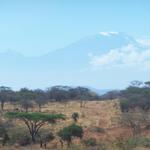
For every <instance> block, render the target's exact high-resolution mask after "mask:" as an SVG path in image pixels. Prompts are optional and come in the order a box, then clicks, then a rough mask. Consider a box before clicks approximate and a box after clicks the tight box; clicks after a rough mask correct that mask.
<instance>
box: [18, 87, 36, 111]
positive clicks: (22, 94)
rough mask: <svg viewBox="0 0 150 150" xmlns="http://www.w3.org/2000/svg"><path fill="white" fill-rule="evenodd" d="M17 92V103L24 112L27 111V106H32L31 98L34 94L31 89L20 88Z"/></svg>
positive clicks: (32, 98)
mask: <svg viewBox="0 0 150 150" xmlns="http://www.w3.org/2000/svg"><path fill="white" fill-rule="evenodd" d="M17 94H18V99H20V101H19V103H20V105H21V107H22V108H24V109H25V111H26V112H28V109H29V108H33V100H34V97H35V96H34V93H33V91H32V90H29V89H27V88H22V89H21V90H20V91H19V92H18V93H17Z"/></svg>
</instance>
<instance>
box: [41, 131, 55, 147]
mask: <svg viewBox="0 0 150 150" xmlns="http://www.w3.org/2000/svg"><path fill="white" fill-rule="evenodd" d="M38 137H39V142H40V147H43V146H44V148H45V149H46V147H47V142H51V141H52V140H54V138H55V137H54V135H53V133H52V132H49V131H48V130H47V129H44V130H40V132H39V133H38Z"/></svg>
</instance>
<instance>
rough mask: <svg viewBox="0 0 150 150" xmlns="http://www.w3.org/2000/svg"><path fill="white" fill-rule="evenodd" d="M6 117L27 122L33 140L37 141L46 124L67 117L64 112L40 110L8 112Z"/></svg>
mask: <svg viewBox="0 0 150 150" xmlns="http://www.w3.org/2000/svg"><path fill="white" fill-rule="evenodd" d="M5 115H6V117H8V118H10V119H19V120H21V121H23V122H24V123H25V125H26V126H27V128H28V130H29V133H30V135H31V139H32V142H33V143H35V141H36V136H37V134H38V132H39V130H40V129H41V127H43V126H44V125H45V124H47V123H50V124H53V123H56V120H59V119H65V116H64V115H63V114H44V113H39V112H34V113H29V112H28V113H25V112H7V113H6V114H5Z"/></svg>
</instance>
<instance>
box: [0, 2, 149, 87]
mask: <svg viewBox="0 0 150 150" xmlns="http://www.w3.org/2000/svg"><path fill="white" fill-rule="evenodd" d="M149 6H150V1H148V0H144V1H138V0H136V1H134V0H133V1H130V0H126V1H124V2H121V1H119V0H114V1H113V2H112V1H109V0H105V1H104V0H102V1H99V0H93V1H90V0H86V1H85V0H82V1H80V0H76V1H69V0H64V1H61V0H55V1H53V0H52V1H48V0H44V1H42V0H33V1H30V0H22V1H19V0H13V1H11V0H5V1H4V0H1V1H0V68H1V73H0V85H6V86H11V87H13V88H15V89H18V88H21V87H29V88H44V87H49V86H52V85H61V84H62V85H70V86H89V87H93V88H98V89H120V88H124V87H126V86H127V85H128V84H129V82H130V81H132V80H141V81H148V80H150V78H149V74H150V30H149V26H150V19H149V13H150V9H149Z"/></svg>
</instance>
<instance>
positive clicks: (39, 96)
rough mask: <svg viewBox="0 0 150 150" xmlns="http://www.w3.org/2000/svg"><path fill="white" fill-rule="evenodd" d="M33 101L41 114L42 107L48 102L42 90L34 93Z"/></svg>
mask: <svg viewBox="0 0 150 150" xmlns="http://www.w3.org/2000/svg"><path fill="white" fill-rule="evenodd" d="M34 99H35V102H36V103H37V105H38V107H39V112H41V108H42V105H44V104H46V103H47V102H48V101H47V99H46V94H45V92H44V91H43V90H40V89H37V90H35V91H34Z"/></svg>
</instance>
